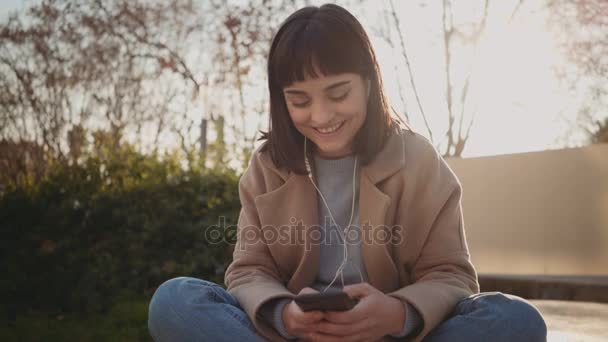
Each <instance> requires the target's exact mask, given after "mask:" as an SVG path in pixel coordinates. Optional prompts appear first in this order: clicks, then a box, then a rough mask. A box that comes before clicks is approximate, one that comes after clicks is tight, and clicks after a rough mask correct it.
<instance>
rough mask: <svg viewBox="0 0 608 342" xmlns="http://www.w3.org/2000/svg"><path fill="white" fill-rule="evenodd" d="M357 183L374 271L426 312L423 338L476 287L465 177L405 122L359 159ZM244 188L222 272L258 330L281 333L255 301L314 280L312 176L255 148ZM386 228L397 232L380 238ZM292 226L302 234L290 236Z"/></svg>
mask: <svg viewBox="0 0 608 342" xmlns="http://www.w3.org/2000/svg"><path fill="white" fill-rule="evenodd" d="M359 189H360V190H359V191H360V193H359V208H360V209H359V210H360V212H359V216H360V227H361V232H362V234H361V254H362V258H363V262H364V264H365V267H366V270H367V273H368V276H369V280H368V281H369V283H370V284H371V285H372V286H374V287H375V288H377V289H379V290H380V291H382V292H383V293H385V294H387V295H389V296H393V297H395V298H397V299H400V300H402V301H406V302H409V303H410V304H411V305H413V306H414V307H415V308H416V309H417V310H418V312H420V315H421V316H422V319H423V321H424V327H423V329H422V331H421V332H420V333H419V334H418V335H417V336H416V337H415V339H414V341H420V340H422V338H423V337H424V336H426V335H427V334H428V333H429V331H431V330H432V329H433V328H435V327H436V326H437V325H438V324H439V323H441V322H442V321H443V320H444V319H445V318H446V317H447V315H448V314H449V313H450V312H451V310H452V309H453V308H454V306H455V304H456V303H457V302H458V301H459V300H460V299H462V298H464V297H467V296H469V295H471V294H474V293H479V283H478V280H477V273H476V270H475V268H474V267H473V265H472V264H471V262H470V256H469V250H468V246H467V242H466V237H465V229H464V224H463V219H462V207H461V185H460V182H459V181H458V179H457V177H456V175H455V174H454V173H453V172H452V170H451V169H450V168H449V166H448V165H447V163H446V162H445V161H444V160H443V158H442V157H441V156H440V155H439V154H438V153H437V151H436V150H435V148H434V147H433V146H432V145H431V144H430V143H429V142H428V140H427V139H425V138H424V137H422V136H421V135H419V134H417V133H414V132H411V131H408V130H405V129H404V130H402V131H400V134H393V135H392V136H391V137H390V138H389V139H388V140H387V142H386V144H385V145H384V148H383V149H382V150H381V151H380V152H379V153H378V155H377V156H376V158H375V159H374V160H373V161H372V162H371V163H370V164H368V165H366V166H363V167H362V168H361V172H360V185H359ZM239 196H240V200H241V205H242V209H241V211H240V215H239V220H238V235H237V236H238V238H237V243H236V245H235V249H234V255H233V257H234V260H233V261H232V263H231V264H230V266H229V267H228V268H227V270H226V273H225V283H226V286H227V290H228V292H230V293H231V294H232V295H234V296H235V297H236V298H237V299H238V301H239V303H240V304H241V306H242V307H243V308H244V310H245V311H246V312H247V315H248V316H249V318H250V319H251V320H252V321H253V323H254V325H255V327H256V329H257V330H258V332H259V333H260V334H261V335H263V336H265V337H266V338H267V339H269V340H271V341H284V339H283V338H282V337H281V336H280V335H279V334H278V333H277V332H276V331H275V330H274V328H273V327H271V326H270V325H268V324H267V323H266V322H265V321H264V320H263V319H261V318H260V317H259V315H258V314H259V312H258V311H259V309H260V307H261V306H262V305H263V304H264V303H266V302H267V301H269V300H271V299H273V298H277V297H294V296H295V294H297V293H298V292H299V291H300V290H301V289H302V288H304V287H307V286H311V285H312V283H313V281H314V279H315V276H316V274H317V271H318V266H319V265H318V264H319V243H318V240H314V238H315V236H318V235H315V234H314V233H311V232H313V231H314V230H315V229H318V227H319V223H318V218H317V217H318V216H317V194H316V192H315V189H314V187H313V185H312V183H311V182H310V180H309V179H308V177H307V176H301V175H297V174H295V173H291V172H287V171H286V170H283V169H277V168H276V167H275V166H274V164H273V162H272V161H271V159H270V157H269V155H268V154H267V152H265V153H261V152H260V151H259V148H258V149H257V150H256V151H255V152H254V153H253V155H252V157H251V160H250V163H249V166H248V168H247V170H246V171H245V173H244V174H243V176H242V177H241V179H240V182H239ZM381 231H384V232H385V233H388V234H389V235H386V234H385V235H384V237H386V236H390V237H392V238H393V239H396V240H390V241H389V242H390V243H387V241H386V239H385V240H381V238H382V237H383V235H382V234H380V233H379V232H381ZM277 232H280V233H281V234H280V235H277ZM295 232H299V233H300V234H301V235H299V236H304V238H305V239H300V240H293V239H294V236H296V234H295ZM370 233H372V234H371V235H369V234H370ZM366 234H367V235H366ZM399 234H401V235H399ZM277 236H278V237H279V238H278V239H277ZM365 236H368V237H369V236H372V237H376V239H373V240H372V239H370V238H364V237H365ZM399 236H401V239H399V238H398V237H399ZM289 239H292V241H291V242H290V241H289ZM315 241H317V243H315ZM390 340H394V339H392V338H390V337H385V338H384V339H383V341H390Z"/></svg>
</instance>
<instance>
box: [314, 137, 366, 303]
mask: <svg viewBox="0 0 608 342" xmlns="http://www.w3.org/2000/svg"><path fill="white" fill-rule="evenodd" d="M306 141H307V139H306V137H304V164H305V166H306V171H307V172H308V178H309V179H310V182H311V183H312V185H313V186H314V187H315V189H316V190H317V192H318V193H319V195H320V196H321V199H322V200H323V204H324V205H325V207H326V208H327V211H328V212H329V216H330V218H331V220H332V222H333V224H334V225H335V226H336V227H337V228H338V229H337V230H338V234H339V235H340V237H341V238H342V242H343V246H344V253H343V254H344V256H343V260H342V263H340V266H338V269H337V271H336V274H335V276H334V279H333V280H332V281H331V282H330V283H329V285H327V287H325V289H324V290H323V292H325V291H326V290H327V289H328V288H330V287H331V285H332V284H333V283H334V282H335V281H336V278H338V274H339V275H340V279H341V281H342V287H344V274H343V270H344V268H345V267H346V265H347V263H348V247H347V245H346V234H348V231H349V230H350V227H351V224H352V221H353V214H354V212H355V197H356V193H355V188H356V179H357V178H356V171H357V160H358V156H355V165H354V167H353V196H352V204H351V211H350V219H349V222H348V226H346V228H345V229H344V232H342V230H341V228H340V226H339V225H338V223H337V222H336V220H335V219H334V216H333V214H332V213H331V209H330V208H329V205H328V204H327V201H326V200H325V197H324V196H323V193H322V192H321V190H320V189H319V188H318V187H317V185H316V184H315V182H314V180H313V176H312V169H311V167H310V163H309V162H308V154H307V153H306ZM342 233H344V235H342ZM354 266H355V267H356V268H357V270H358V271H359V277H360V278H361V282H363V274H362V273H361V269H360V268H359V266H358V265H354Z"/></svg>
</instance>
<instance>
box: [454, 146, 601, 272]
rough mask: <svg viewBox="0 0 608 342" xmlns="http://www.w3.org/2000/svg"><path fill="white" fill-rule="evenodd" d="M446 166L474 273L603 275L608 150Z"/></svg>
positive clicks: (584, 149) (471, 160)
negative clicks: (459, 191) (457, 184)
mask: <svg viewBox="0 0 608 342" xmlns="http://www.w3.org/2000/svg"><path fill="white" fill-rule="evenodd" d="M447 162H448V163H449V164H450V166H451V167H452V169H453V170H454V172H455V173H456V174H457V175H458V177H459V179H460V181H461V182H462V185H463V212H464V220H465V229H466V234H467V241H468V244H469V249H470V251H471V258H472V261H473V263H474V265H475V267H476V268H477V271H478V272H479V273H501V274H537V275H608V144H597V145H592V146H587V147H582V148H572V149H564V150H554V151H542V152H531V153H522V154H512V155H501V156H492V157H480V158H467V159H459V158H449V159H448V160H447Z"/></svg>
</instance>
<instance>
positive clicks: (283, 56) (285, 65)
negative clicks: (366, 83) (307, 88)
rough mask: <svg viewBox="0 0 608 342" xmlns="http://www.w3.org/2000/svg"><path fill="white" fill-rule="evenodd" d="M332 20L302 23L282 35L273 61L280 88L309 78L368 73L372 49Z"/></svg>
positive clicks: (272, 64) (287, 29)
mask: <svg viewBox="0 0 608 342" xmlns="http://www.w3.org/2000/svg"><path fill="white" fill-rule="evenodd" d="M320 19H325V20H320ZM328 19H333V18H315V17H313V18H310V19H309V20H301V21H298V22H296V23H294V25H291V26H290V27H288V28H286V30H285V32H283V33H282V35H281V38H280V40H279V41H278V42H277V45H276V49H275V51H274V54H273V56H271V58H270V60H269V67H270V68H271V70H269V71H270V74H271V75H273V76H274V78H275V79H274V80H273V81H274V82H275V84H277V85H278V86H279V87H280V88H284V87H287V86H289V85H291V84H293V83H295V82H299V81H304V80H305V78H306V77H312V78H317V77H320V76H329V75H336V74H341V73H356V74H359V75H362V76H364V75H367V74H368V72H369V70H366V68H365V66H366V65H370V61H366V60H365V59H366V58H365V57H366V55H367V53H368V52H367V51H366V50H367V49H368V47H367V46H363V45H361V39H359V38H358V37H357V36H356V34H355V32H349V31H348V30H347V28H346V27H345V25H344V24H343V23H339V22H335V21H333V20H328ZM315 67H317V68H318V70H316V69H315ZM317 72H320V73H321V75H319V74H318V73H317Z"/></svg>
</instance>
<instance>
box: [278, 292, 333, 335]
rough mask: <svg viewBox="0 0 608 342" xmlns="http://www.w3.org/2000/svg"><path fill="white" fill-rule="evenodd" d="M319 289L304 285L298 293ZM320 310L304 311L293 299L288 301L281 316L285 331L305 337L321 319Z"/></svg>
mask: <svg viewBox="0 0 608 342" xmlns="http://www.w3.org/2000/svg"><path fill="white" fill-rule="evenodd" d="M317 292H319V291H317V290H315V289H313V288H310V287H305V288H303V289H302V290H301V291H300V292H299V293H298V294H303V293H317ZM323 316H324V314H323V312H322V311H318V310H315V311H307V312H304V311H302V309H300V307H299V306H298V304H296V302H295V301H293V300H292V301H291V302H289V304H287V305H285V308H284V309H283V313H282V317H283V324H284V325H285V329H286V330H287V333H288V334H289V335H292V336H298V337H302V338H304V339H307V338H308V336H309V334H310V333H311V332H313V331H315V328H316V325H317V323H318V322H320V321H321V320H322V319H323Z"/></svg>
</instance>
